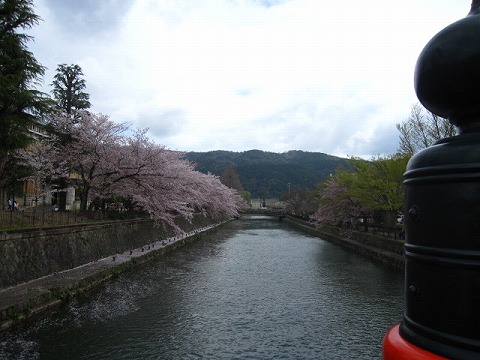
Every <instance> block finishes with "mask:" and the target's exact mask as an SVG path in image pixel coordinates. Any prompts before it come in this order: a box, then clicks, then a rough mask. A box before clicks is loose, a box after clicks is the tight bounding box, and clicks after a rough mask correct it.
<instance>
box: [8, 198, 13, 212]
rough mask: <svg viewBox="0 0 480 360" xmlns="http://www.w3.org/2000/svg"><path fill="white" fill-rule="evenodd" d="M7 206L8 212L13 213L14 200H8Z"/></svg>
mask: <svg viewBox="0 0 480 360" xmlns="http://www.w3.org/2000/svg"><path fill="white" fill-rule="evenodd" d="M7 204H8V211H12V210H13V202H12V199H10V198H8V200H7Z"/></svg>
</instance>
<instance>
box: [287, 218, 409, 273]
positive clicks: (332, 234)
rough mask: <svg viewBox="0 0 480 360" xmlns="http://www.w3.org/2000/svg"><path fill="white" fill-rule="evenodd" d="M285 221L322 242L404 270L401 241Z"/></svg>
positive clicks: (290, 220) (295, 220) (294, 220)
mask: <svg viewBox="0 0 480 360" xmlns="http://www.w3.org/2000/svg"><path fill="white" fill-rule="evenodd" d="M285 221H286V222H288V223H289V224H290V225H292V226H294V227H296V228H298V229H299V230H302V231H305V232H308V233H309V234H312V235H315V236H319V237H321V238H322V239H324V240H327V241H330V242H332V243H335V244H338V245H340V246H343V247H345V248H348V249H351V250H353V251H355V252H356V253H359V254H363V255H366V256H368V257H370V258H372V259H375V260H378V261H381V262H383V263H386V264H388V265H390V266H393V267H395V268H397V269H399V270H402V269H403V268H404V257H403V244H404V242H403V241H401V240H393V239H388V238H385V237H381V236H377V235H375V234H371V233H364V232H360V231H352V230H342V229H340V228H337V227H330V226H323V227H319V228H316V227H313V226H312V225H310V224H308V223H307V222H304V221H301V220H298V219H296V218H293V217H291V216H287V217H286V218H285Z"/></svg>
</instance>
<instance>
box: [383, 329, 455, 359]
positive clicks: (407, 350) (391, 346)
mask: <svg viewBox="0 0 480 360" xmlns="http://www.w3.org/2000/svg"><path fill="white" fill-rule="evenodd" d="M399 326H400V325H399V324H397V325H395V326H394V327H392V328H391V329H390V330H388V332H387V334H386V335H385V337H384V339H383V349H382V354H383V360H412V359H415V360H445V359H447V358H444V357H442V356H438V355H435V354H433V353H431V352H429V351H426V350H424V349H422V348H419V347H418V346H415V345H413V344H411V343H409V342H408V341H406V340H404V339H403V338H402V337H401V336H400V332H399Z"/></svg>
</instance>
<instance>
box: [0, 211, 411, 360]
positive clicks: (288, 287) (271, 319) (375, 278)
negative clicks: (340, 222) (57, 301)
mask: <svg viewBox="0 0 480 360" xmlns="http://www.w3.org/2000/svg"><path fill="white" fill-rule="evenodd" d="M402 282H403V279H402V276H401V275H400V274H397V273H395V272H393V271H391V270H390V269H387V268H382V267H380V266H377V265H375V264H372V263H371V262H369V261H368V260H366V259H364V258H362V257H359V256H357V255H355V254H351V253H347V252H345V251H344V250H342V249H340V248H337V247H335V246H334V245H332V244H329V243H326V242H323V241H322V240H320V239H317V238H313V237H309V236H306V235H304V234H301V233H297V232H295V231H292V230H290V229H288V228H287V227H285V226H284V225H282V224H280V223H278V222H276V221H267V220H265V219H263V220H255V221H253V220H252V221H238V222H233V223H231V224H230V225H228V226H225V227H224V228H222V229H220V230H219V231H218V232H216V233H214V234H211V235H209V237H208V238H206V239H204V240H202V241H200V242H198V243H195V244H193V245H192V246H189V247H186V248H184V249H182V250H181V251H178V252H175V253H174V254H169V255H167V256H166V257H164V258H159V259H158V261H156V262H154V263H151V264H149V265H146V266H142V267H139V268H138V269H137V270H136V271H134V272H131V273H124V274H121V275H120V276H119V277H118V278H117V279H116V280H114V281H111V282H109V283H106V284H105V286H103V287H102V288H100V289H97V290H95V291H92V292H90V293H89V294H88V297H87V296H81V297H79V298H76V299H73V300H72V301H71V302H70V303H69V304H68V306H65V307H63V308H62V309H60V310H58V311H55V312H53V313H51V314H49V316H48V317H45V318H43V319H42V320H40V321H38V322H36V323H35V325H32V326H30V327H28V328H25V329H23V330H18V331H16V332H12V333H11V334H8V335H6V336H1V337H0V358H2V359H6V360H10V359H17V358H18V359H22V358H24V359H50V360H55V359H65V358H69V359H72V360H73V359H96V360H98V359H157V358H165V359H272V358H276V359H282V358H285V359H320V358H328V359H348V358H350V359H372V358H380V344H381V339H382V337H383V334H384V333H385V331H386V330H387V329H388V327H389V326H391V325H392V324H394V323H395V322H396V321H398V320H399V319H400V317H401V311H402V307H403V306H402ZM60 344H61V345H60ZM13 354H15V357H14V355H13Z"/></svg>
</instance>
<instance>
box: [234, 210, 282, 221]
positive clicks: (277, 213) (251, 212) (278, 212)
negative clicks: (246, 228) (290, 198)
mask: <svg viewBox="0 0 480 360" xmlns="http://www.w3.org/2000/svg"><path fill="white" fill-rule="evenodd" d="M240 213H241V214H249V215H265V216H274V217H278V218H279V219H280V220H282V219H283V218H284V217H285V216H287V212H286V211H285V209H275V208H260V209H252V208H249V209H246V210H243V211H240Z"/></svg>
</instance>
